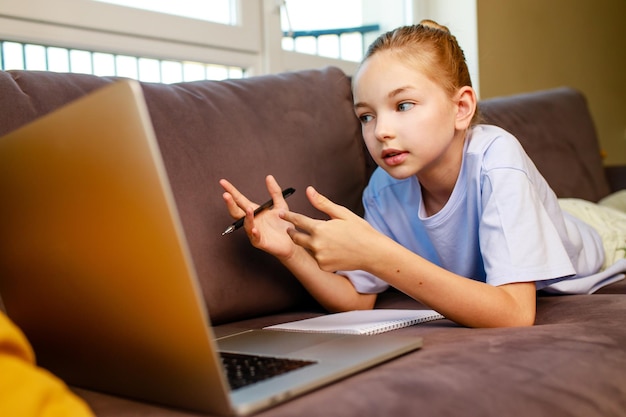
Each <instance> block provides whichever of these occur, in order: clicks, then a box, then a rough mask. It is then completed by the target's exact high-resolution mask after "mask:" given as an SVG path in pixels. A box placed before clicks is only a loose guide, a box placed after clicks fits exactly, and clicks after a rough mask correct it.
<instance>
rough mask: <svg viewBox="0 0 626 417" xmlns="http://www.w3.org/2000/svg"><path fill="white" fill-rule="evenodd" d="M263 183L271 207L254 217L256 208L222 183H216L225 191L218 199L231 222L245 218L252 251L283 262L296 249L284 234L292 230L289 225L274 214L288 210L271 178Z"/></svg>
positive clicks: (229, 186) (268, 177)
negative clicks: (269, 198)
mask: <svg viewBox="0 0 626 417" xmlns="http://www.w3.org/2000/svg"><path fill="white" fill-rule="evenodd" d="M265 183H266V186H267V191H268V192H269V194H270V196H271V198H272V200H273V201H274V207H273V208H272V209H269V210H265V211H263V212H262V213H260V214H259V215H257V216H256V217H255V216H254V210H255V209H256V208H257V207H259V205H258V204H256V203H253V202H251V201H250V200H248V199H247V198H246V196H244V195H243V194H242V193H240V192H239V190H237V188H236V187H235V186H234V185H232V184H231V183H230V182H228V181H227V180H225V179H222V180H220V185H221V186H222V188H224V191H225V192H224V194H223V195H222V197H223V198H224V202H225V203H226V207H227V208H228V212H229V213H230V215H231V216H232V218H233V219H240V218H241V217H244V216H245V220H244V229H245V231H246V234H247V235H248V239H250V243H252V245H253V246H254V247H256V248H258V249H261V250H264V251H265V252H267V253H269V254H271V255H274V256H276V257H277V258H279V259H280V260H286V259H289V258H291V256H293V254H294V252H295V251H296V245H295V244H294V243H293V241H292V240H291V237H290V236H289V234H288V233H287V229H289V228H292V227H293V225H292V224H291V223H289V222H288V221H286V220H283V219H281V218H280V217H279V216H278V214H279V213H280V212H285V211H288V210H289V207H288V206H287V203H286V202H285V199H284V197H283V194H282V189H281V188H280V185H278V182H276V180H275V179H274V177H273V176H271V175H268V176H267V178H266V179H265Z"/></svg>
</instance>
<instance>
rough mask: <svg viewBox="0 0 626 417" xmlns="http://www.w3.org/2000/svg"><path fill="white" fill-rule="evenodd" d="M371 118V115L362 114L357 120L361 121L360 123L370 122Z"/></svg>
mask: <svg viewBox="0 0 626 417" xmlns="http://www.w3.org/2000/svg"><path fill="white" fill-rule="evenodd" d="M372 118H373V117H372V115H371V114H362V115H361V116H359V120H360V121H361V123H367V122H371V121H372Z"/></svg>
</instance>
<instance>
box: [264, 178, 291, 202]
mask: <svg viewBox="0 0 626 417" xmlns="http://www.w3.org/2000/svg"><path fill="white" fill-rule="evenodd" d="M265 185H266V186H267V191H268V192H269V194H270V197H272V201H273V202H274V207H287V203H286V202H285V197H283V191H282V189H281V188H280V185H279V184H278V181H276V179H275V178H274V176H273V175H268V176H267V177H265Z"/></svg>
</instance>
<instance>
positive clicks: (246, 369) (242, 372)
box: [220, 352, 316, 390]
mask: <svg viewBox="0 0 626 417" xmlns="http://www.w3.org/2000/svg"><path fill="white" fill-rule="evenodd" d="M220 356H221V358H222V364H223V366H224V369H225V370H226V375H227V376H228V382H229V384H230V387H231V389H233V390H236V389H238V388H242V387H245V386H246V385H250V384H254V383H255V382H259V381H263V380H264V379H269V378H272V377H274V376H278V375H281V374H284V373H286V372H290V371H293V370H296V369H299V368H303V367H305V366H309V365H313V364H314V363H316V362H313V361H305V360H298V359H285V358H273V357H269V356H256V355H248V354H240V353H228V352H220Z"/></svg>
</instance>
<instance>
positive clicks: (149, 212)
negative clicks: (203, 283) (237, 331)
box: [0, 81, 232, 414]
mask: <svg viewBox="0 0 626 417" xmlns="http://www.w3.org/2000/svg"><path fill="white" fill-rule="evenodd" d="M0 198H1V199H2V201H3V203H2V204H0V293H1V294H2V298H3V300H4V304H5V308H6V311H7V313H8V315H9V316H10V317H11V318H12V319H13V320H14V321H15V322H16V323H17V324H18V325H19V326H20V328H21V329H22V330H23V331H24V332H25V334H26V335H27V337H28V338H29V340H30V342H31V343H32V345H33V347H34V349H35V352H36V355H37V360H38V363H39V364H40V365H41V366H43V367H45V368H48V369H50V370H51V371H52V372H53V373H55V374H57V375H59V376H61V377H62V378H63V379H64V380H65V381H66V382H68V383H69V384H72V385H76V386H84V387H88V388H92V389H96V390H101V391H104V392H113V393H117V394H119V393H124V394H126V395H128V396H132V397H136V398H139V399H145V400H147V401H153V400H154V399H155V398H156V399H158V400H159V401H160V402H162V403H164V404H169V405H174V406H180V407H184V408H188V409H189V408H191V409H196V410H200V411H205V412H212V413H218V414H229V413H231V412H232V408H231V405H230V403H229V399H228V398H229V397H228V389H227V384H226V382H225V380H224V377H223V376H222V372H221V371H220V369H221V368H220V366H221V365H220V364H219V362H218V360H217V356H216V353H215V348H214V342H213V337H212V335H211V330H210V327H209V319H208V317H207V315H206V312H205V311H204V308H203V301H202V300H200V299H199V295H198V294H200V292H199V291H198V290H199V288H198V284H197V280H196V277H195V272H194V267H193V264H192V261H191V257H190V255H189V251H188V248H187V246H186V242H185V238H184V233H183V229H182V226H181V224H180V221H179V219H178V216H177V213H176V205H175V203H174V199H173V196H172V193H171V190H170V187H169V184H168V179H167V175H166V172H165V169H164V166H163V162H162V159H161V156H160V152H159V148H158V145H157V142H156V139H155V135H154V132H153V129H152V125H151V123H150V119H149V115H148V110H147V108H146V105H145V102H144V100H143V95H142V91H141V87H140V85H139V84H138V83H137V82H135V81H121V82H117V83H114V84H113V85H110V86H107V87H104V88H102V89H100V90H98V91H96V92H95V93H93V94H90V95H88V96H86V97H83V98H81V99H79V100H78V101H76V102H73V103H71V104H69V105H67V106H65V107H63V108H61V109H59V110H57V111H55V112H53V113H51V114H49V115H47V116H44V117H43V118H41V119H39V120H37V121H35V122H33V123H31V124H29V125H27V126H25V127H23V128H21V129H18V130H17V131H14V132H12V133H10V134H8V135H7V136H5V137H3V138H0ZM163 294H169V295H170V297H169V299H164V297H163ZM155 300H159V301H157V302H155ZM181 300H182V301H183V302H181ZM94 323H97V325H94ZM103 340H105V341H106V343H103V342H102V341H103ZM161 347H162V348H161ZM70 355H71V357H70ZM155 364H158V366H155ZM190 386H193V389H189V387H190ZM209 393H210V395H209Z"/></svg>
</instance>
